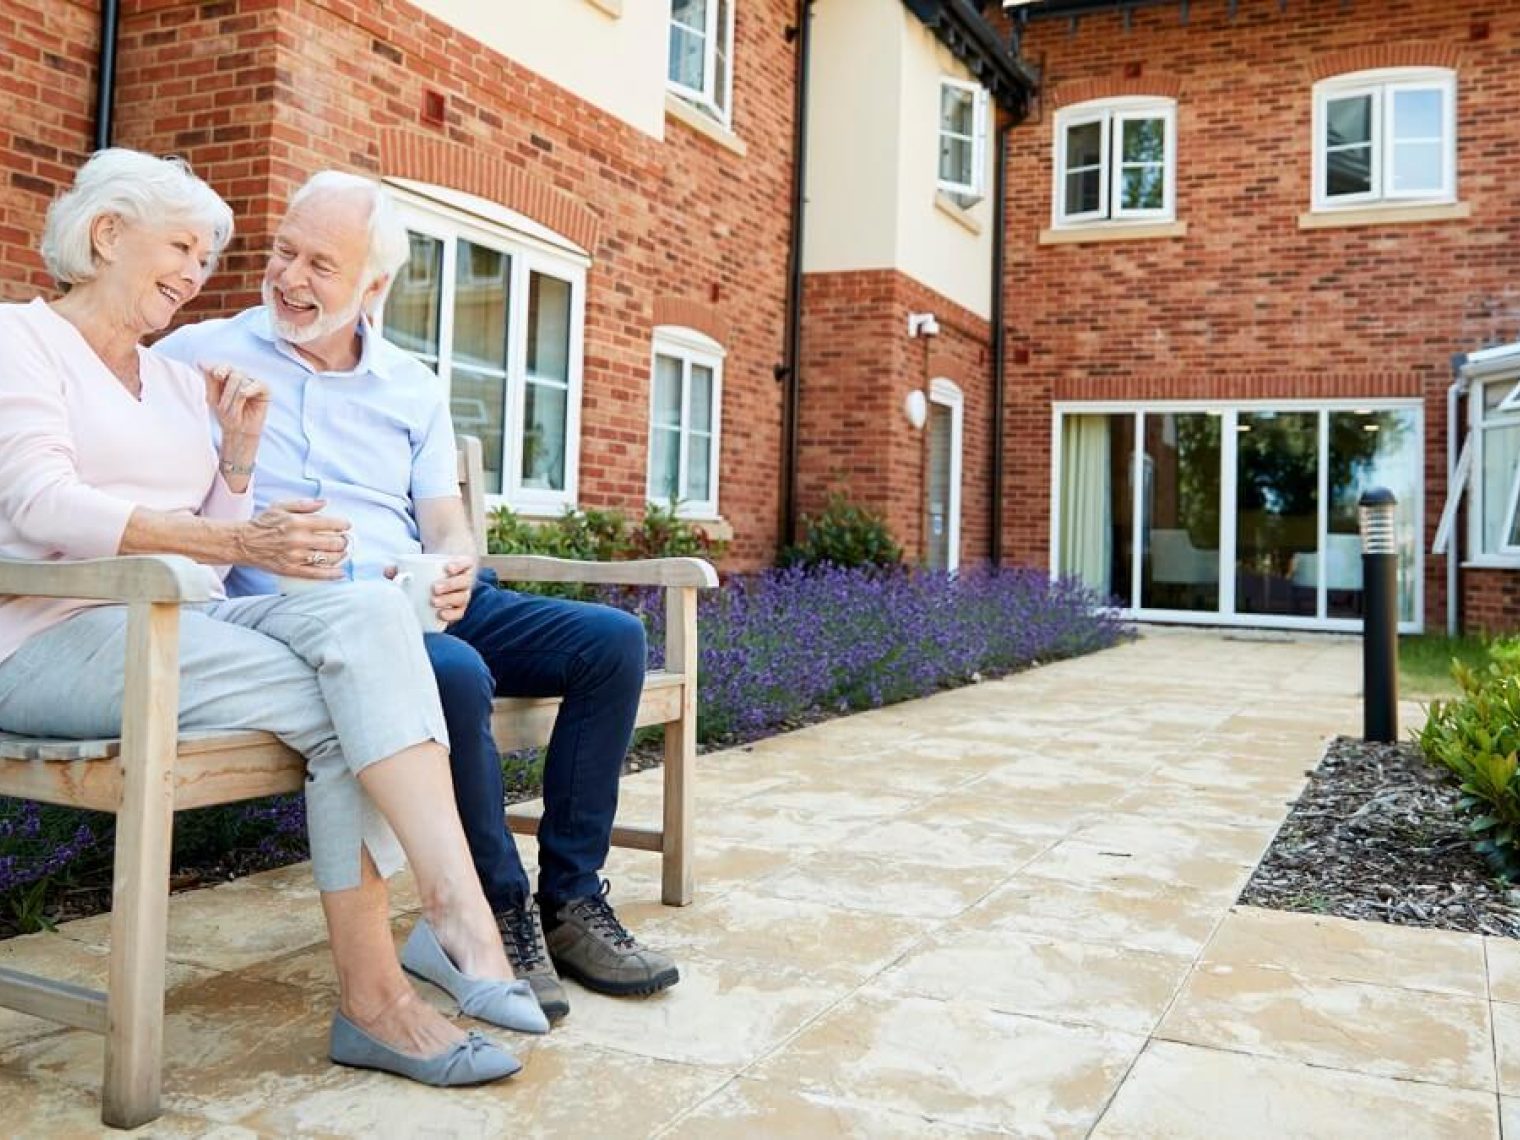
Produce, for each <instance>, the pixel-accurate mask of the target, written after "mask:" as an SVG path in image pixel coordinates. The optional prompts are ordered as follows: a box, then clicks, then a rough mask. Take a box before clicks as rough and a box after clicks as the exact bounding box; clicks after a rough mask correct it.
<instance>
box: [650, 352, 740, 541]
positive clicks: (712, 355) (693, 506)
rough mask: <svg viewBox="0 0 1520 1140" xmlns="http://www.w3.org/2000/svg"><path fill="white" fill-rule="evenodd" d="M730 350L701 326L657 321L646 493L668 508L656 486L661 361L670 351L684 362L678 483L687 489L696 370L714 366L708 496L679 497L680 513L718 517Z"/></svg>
mask: <svg viewBox="0 0 1520 1140" xmlns="http://www.w3.org/2000/svg"><path fill="white" fill-rule="evenodd" d="M727 355H728V352H727V350H726V349H725V348H724V347H723V346H722V345H721V344H719V343H718V342H717V341H715V340H714V339H713V338H712V337H710V336H707V335H706V334H704V333H700V332H698V331H697V330H696V329H690V328H685V327H684V326H681V325H657V326H656V327H655V330H654V336H653V338H652V343H651V346H650V352H649V444H648V447H647V448H646V458H645V464H644V497H645V498H646V499H647V500H648V501H649V502H650V503H653V504H656V505H658V506H661V507H668V506H669V505H670V501H669V500H668V499H663V498H659V497H657V496H656V494H655V487H654V476H655V472H654V430H655V423H654V414H655V401H654V385H655V363H656V358H657V357H660V356H669V357H672V358H674V359H676V360H679V361H680V362H681V430H680V437H679V443H678V444H677V448H676V486H677V487H678V488H679V489H681V490H684V489H685V488H686V485H687V477H688V474H689V472H688V471H687V466H686V455H687V440H688V439H689V438H690V436H689V433H690V432H691V431H692V430H693V428H692V423H691V369H692V366H693V365H702V366H703V367H705V368H709V369H711V370H712V378H713V381H712V424H711V432H710V436H711V439H712V449H711V451H710V453H709V460H708V462H709V465H710V467H709V471H708V476H709V479H708V489H709V491H710V494H709V495H708V497H707V498H705V499H690V498H685V497H678V498H677V499H676V510H675V513H676V517H677V518H683V519H716V518H718V517H719V515H718V485H719V472H720V471H721V470H722V462H721V460H722V455H723V361H724V359H725V358H726V357H727Z"/></svg>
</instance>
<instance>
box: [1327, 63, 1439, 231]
mask: <svg viewBox="0 0 1520 1140" xmlns="http://www.w3.org/2000/svg"><path fill="white" fill-rule="evenodd" d="M1456 91H1457V87H1456V75H1455V74H1454V73H1453V72H1451V71H1447V70H1445V69H1441V68H1415V69H1409V68H1405V69H1397V70H1387V71H1362V72H1357V73H1355V74H1352V75H1342V76H1337V77H1336V78H1334V79H1327V80H1324V81H1323V82H1321V83H1318V84H1316V85H1315V88H1314V207H1315V208H1316V209H1336V208H1338V207H1345V206H1366V205H1376V204H1381V203H1389V204H1411V203H1418V202H1451V201H1454V200H1455V198H1456V153H1457V146H1456Z"/></svg>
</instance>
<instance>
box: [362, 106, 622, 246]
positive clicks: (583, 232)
mask: <svg viewBox="0 0 1520 1140" xmlns="http://www.w3.org/2000/svg"><path fill="white" fill-rule="evenodd" d="M380 173H381V174H382V175H385V176H389V177H394V178H410V179H413V180H414V181H417V182H431V183H432V184H433V185H435V186H447V187H449V188H450V189H454V190H463V191H465V192H466V193H468V194H474V195H475V196H476V197H478V198H484V199H486V200H487V201H489V202H497V203H499V204H501V205H503V206H505V207H507V208H508V209H509V210H516V211H517V212H518V213H519V214H522V215H523V216H524V217H527V218H532V219H533V220H534V221H535V222H538V223H539V224H540V225H545V226H548V227H549V228H550V229H551V230H553V231H554V232H555V233H557V234H560V235H561V236H563V237H566V238H568V239H570V240H571V241H573V242H574V243H575V244H576V245H578V246H580V247H581V248H582V249H584V250H585V251H586V252H588V253H590V254H592V255H593V256H595V253H596V246H597V240H598V237H599V235H600V233H601V228H602V220H601V219H600V218H599V217H597V215H596V214H595V213H593V212H592V210H591V209H590V208H589V207H587V206H586V205H584V204H582V203H581V202H579V201H577V200H576V199H575V198H573V197H571V196H570V195H569V194H566V193H565V192H564V191H563V190H557V189H555V188H554V187H553V186H551V185H550V184H549V183H548V182H547V181H546V180H544V179H542V178H535V177H533V176H532V175H530V174H529V173H528V172H527V171H525V170H522V169H520V168H518V167H516V166H511V165H509V164H507V163H506V162H503V161H502V160H500V159H498V158H492V157H490V156H488V155H483V154H480V153H478V152H476V151H472V150H469V149H468V148H466V147H464V146H461V145H460V144H458V143H452V142H449V141H447V140H445V139H435V138H429V137H428V136H426V135H420V134H416V133H414V132H412V131H403V130H399V129H397V128H395V127H389V128H386V129H385V130H383V131H381V133H380Z"/></svg>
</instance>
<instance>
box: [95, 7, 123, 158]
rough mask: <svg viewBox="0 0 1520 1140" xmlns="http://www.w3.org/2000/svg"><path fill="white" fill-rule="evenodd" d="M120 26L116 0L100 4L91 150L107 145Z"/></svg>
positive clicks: (112, 124)
mask: <svg viewBox="0 0 1520 1140" xmlns="http://www.w3.org/2000/svg"><path fill="white" fill-rule="evenodd" d="M120 23H121V5H120V2H119V0H102V3H101V5H100V65H99V66H98V67H97V68H96V74H95V149H96V150H105V148H106V147H108V146H110V145H111V134H112V129H113V127H114V123H113V121H112V118H113V115H114V112H115V110H116V31H117V27H118V25H119V24H120Z"/></svg>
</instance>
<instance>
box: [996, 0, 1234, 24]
mask: <svg viewBox="0 0 1520 1140" xmlns="http://www.w3.org/2000/svg"><path fill="white" fill-rule="evenodd" d="M1163 4H1181V5H1182V8H1183V11H1184V12H1186V10H1187V7H1188V0H1041V2H1039V3H1035V4H1020V5H1018V6H1016V7H1013V8H1005V9H1004V11H1005V12H1006V13H1007V14H1008V16H1009V18H1011V19H1015V20H1021V19H1029V20H1059V19H1069V20H1074V19H1076V18H1077V17H1079V16H1093V15H1097V14H1098V13H1100V12H1130V11H1134V10H1135V9H1138V8H1158V7H1160V6H1161V5H1163ZM1230 7H1231V9H1232V11H1231V13H1230V14H1231V15H1234V12H1233V9H1234V7H1235V4H1234V2H1233V0H1232V3H1231V5H1230Z"/></svg>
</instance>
